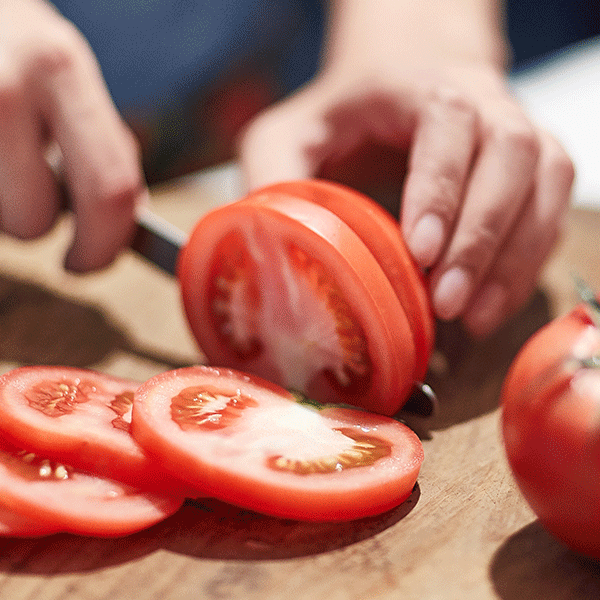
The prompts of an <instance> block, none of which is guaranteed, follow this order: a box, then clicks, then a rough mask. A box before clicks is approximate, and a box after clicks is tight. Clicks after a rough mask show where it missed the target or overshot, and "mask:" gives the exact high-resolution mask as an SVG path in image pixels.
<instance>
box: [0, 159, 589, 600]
mask: <svg viewBox="0 0 600 600" xmlns="http://www.w3.org/2000/svg"><path fill="white" fill-rule="evenodd" d="M230 175H231V172H230V171H225V174H224V173H223V172H216V173H212V174H208V175H205V176H203V177H195V178H188V179H185V180H182V181H179V182H176V183H175V184H172V185H170V186H167V187H164V188H162V189H158V190H155V191H154V198H155V207H156V211H157V212H158V213H160V214H162V215H163V216H164V217H166V218H167V219H169V220H171V221H172V222H173V223H175V224H177V225H179V226H180V227H182V228H183V229H184V230H188V229H189V227H190V226H191V225H192V224H193V223H194V222H195V221H196V219H197V218H198V217H199V216H200V215H201V214H202V213H203V212H204V210H206V208H207V207H209V206H211V205H214V204H216V203H219V202H221V201H224V200H228V199H231V198H233V197H235V193H236V188H235V185H234V184H233V183H232V180H231V178H230ZM599 233H600V215H599V214H596V213H592V212H589V213H586V212H584V211H581V210H580V211H572V213H571V214H570V217H569V220H568V222H567V230H566V234H565V237H564V240H563V242H562V243H561V245H560V247H559V248H558V249H557V252H556V254H555V255H554V256H553V258H552V260H551V261H550V263H549V264H548V267H547V269H546V270H545V273H544V275H543V278H542V282H541V287H540V291H539V292H538V293H537V294H536V295H535V297H534V298H533V299H532V301H531V303H530V304H529V305H528V306H527V307H526V309H524V311H523V312H522V313H521V314H520V315H519V316H518V317H517V318H515V319H514V320H513V321H512V322H511V323H509V324H508V325H507V326H506V327H505V328H504V329H503V330H502V331H501V332H499V333H498V335H496V336H495V337H494V338H493V339H491V340H488V341H487V342H485V343H480V344H475V343H474V342H473V341H471V340H468V339H467V338H466V337H465V336H464V334H462V333H461V331H460V330H459V328H457V327H453V326H446V327H443V328H441V329H440V331H439V346H440V348H441V350H442V351H443V353H444V354H445V355H446V366H447V370H446V371H445V372H439V373H438V374H437V375H436V376H433V375H432V376H431V377H430V383H431V384H432V386H433V387H434V389H435V390H436V391H437V394H438V396H439V399H440V409H439V412H438V414H437V415H436V416H435V417H434V418H430V419H416V418H415V419H412V420H411V424H412V425H413V427H414V428H415V429H416V431H417V432H418V433H419V435H421V437H422V439H423V444H424V447H425V455H426V458H425V463H424V465H423V469H422V472H421V475H420V478H419V483H418V487H417V488H416V490H415V492H414V493H413V495H412V497H411V498H410V499H409V500H408V501H407V502H406V503H405V504H403V505H402V506H400V507H398V508H397V509H395V510H392V511H391V512H389V513H387V514H384V515H382V516H379V517H376V518H369V519H365V520H361V521H358V522H353V523H345V524H317V525H315V524H306V523H297V522H293V521H286V520H279V519H274V518H268V517H263V516H260V515H256V514H254V513H251V512H248V511H243V510H239V509H237V508H235V507H231V506H227V505H223V504H220V503H218V502H215V501H207V502H205V503H203V504H198V505H193V504H189V505H186V506H184V508H183V509H182V510H181V511H180V512H179V513H178V514H176V515H175V516H173V517H172V518H170V519H168V520H167V521H165V522H164V523H162V524H160V525H158V526H156V527H154V528H152V529H150V530H148V531H145V532H142V533H139V534H137V535H133V536H130V537H127V538H123V539H116V540H103V539H93V538H85V537H77V536H71V535H56V536H52V537H49V538H45V539H40V540H18V539H4V540H1V539H0V600H26V599H27V600H34V599H35V600H59V599H60V600H67V599H68V600H109V599H110V600H119V599H128V598H135V599H136V600H150V599H153V600H157V599H169V600H171V599H173V600H187V599H190V600H191V599H194V600H196V599H199V598H207V599H215V600H216V599H237V598H240V599H241V598H243V599H244V600H254V599H257V600H258V599H260V600H272V599H279V598H282V599H283V598H285V599H292V598H293V599H295V600H298V599H305V598H306V599H311V600H367V599H379V598H390V599H392V598H394V599H396V598H402V599H404V600H409V599H412V598H414V599H428V600H429V599H431V600H446V599H448V600H457V599H460V600H467V599H477V600H486V599H488V598H499V599H501V600H524V599H529V600H531V599H538V598H539V599H544V600H559V599H560V600H570V599H588V598H589V599H590V600H591V599H597V598H599V597H600V567H599V566H598V565H596V564H595V563H592V562H590V561H586V560H584V559H582V558H580V557H577V556H576V555H574V554H572V553H571V552H569V551H568V550H566V549H565V548H564V547H563V546H561V545H560V544H559V543H557V542H556V541H554V540H553V539H551V538H550V537H549V536H548V535H547V534H546V533H545V532H544V531H543V530H542V529H541V527H540V525H539V524H538V522H537V521H536V519H535V518H534V516H533V515H532V513H531V512H530V510H529V509H528V508H527V506H526V505H525V504H524V502H523V500H522V499H521V497H520V496H519V493H518V492H517V490H516V488H515V486H514V484H513V481H512V479H511V476H510V473H509V471H508V469H507V465H506V462H505V459H504V455H503V452H502V446H501V442H500V437H499V429H498V419H499V413H498V410H497V402H498V392H499V387H500V384H501V381H502V378H503V376H504V374H505V371H506V368H507V366H508V364H509V362H510V360H511V358H512V357H513V356H514V354H515V352H516V351H517V350H518V348H519V347H520V345H521V344H522V343H523V342H524V340H525V339H526V338H527V337H528V336H529V335H530V334H531V333H532V332H533V331H535V330H536V329H537V328H538V327H539V326H541V325H542V324H543V323H544V322H546V321H547V320H548V319H549V318H550V317H551V316H553V315H555V314H558V313H562V312H565V311H566V310H568V308H569V307H570V306H571V305H572V304H573V303H574V302H575V300H576V297H575V294H574V292H573V286H572V282H571V279H570V272H571V271H577V272H578V273H579V274H580V275H581V276H583V277H584V278H586V279H587V280H588V281H589V282H590V283H591V284H592V285H594V286H600V261H599V260H598V256H597V239H598V235H599ZM69 234H70V224H69V222H68V220H65V221H63V222H61V223H60V224H59V226H58V227H57V228H56V230H55V231H54V232H53V233H52V234H51V235H49V236H47V237H46V238H44V239H43V240H40V241H36V242H27V243H25V242H17V241H15V240H12V239H7V238H0V257H1V258H0V371H6V370H8V369H10V368H12V367H13V366H16V365H19V364H22V363H37V364H42V363H57V364H66V365H77V366H84V367H92V368H96V369H100V370H104V371H107V372H110V373H113V374H115V375H121V376H125V377H134V378H138V379H144V378H146V377H149V376H151V375H153V374H155V373H158V372H160V371H162V370H165V369H167V368H170V367H172V366H177V365H180V364H186V363H189V362H196V361H198V360H199V354H198V352H197V350H196V347H195V344H194V342H193V340H192V338H191V336H190V334H189V333H188V331H187V326H186V323H185V321H184V317H183V315H182V311H181V308H180V304H179V295H178V294H179V292H178V288H177V283H176V281H174V280H173V279H171V278H169V277H168V276H165V275H163V274H162V273H160V272H158V271H157V270H155V269H154V268H153V267H152V266H150V265H147V264H146V263H144V262H143V261H142V260H141V259H139V258H138V257H136V256H134V255H133V254H131V253H129V254H126V255H124V256H122V257H121V258H120V259H119V260H118V261H117V263H116V264H115V265H114V266H113V267H111V268H110V269H108V270H107V271H105V272H102V273H98V274H94V275H91V276H84V277H81V276H74V275H70V274H67V273H65V272H63V271H62V269H61V261H62V256H63V254H64V250H65V248H66V247H67V245H68V240H69Z"/></svg>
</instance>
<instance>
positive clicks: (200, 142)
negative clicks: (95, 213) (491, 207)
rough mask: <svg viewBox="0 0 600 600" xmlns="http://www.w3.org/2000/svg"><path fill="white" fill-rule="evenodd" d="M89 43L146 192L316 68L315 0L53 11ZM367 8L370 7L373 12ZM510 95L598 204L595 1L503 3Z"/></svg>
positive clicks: (599, 56) (210, 161)
mask: <svg viewBox="0 0 600 600" xmlns="http://www.w3.org/2000/svg"><path fill="white" fill-rule="evenodd" d="M54 3H55V4H56V6H57V8H58V9H59V10H60V11H61V12H62V13H63V14H64V15H65V16H66V17H67V18H69V19H71V20H72V21H74V22H75V24H76V25H77V26H78V27H79V28H80V29H81V30H82V32H83V33H84V35H85V36H86V37H87V38H88V40H89V41H90V43H91V45H92V47H93V49H94V51H95V52H96V55H97V56H98V59H99V61H100V63H101V67H102V70H103V73H104V76H105V78H106V81H107V83H108V86H109V89H110V91H111V93H112V95H113V98H114V100H115V102H116V104H117V106H118V107H119V109H120V110H121V112H122V113H123V115H124V116H125V118H126V119H127V120H128V122H129V123H130V125H131V126H132V128H133V129H134V131H135V132H136V134H137V135H138V137H139V139H140V141H141V143H142V148H143V151H144V157H145V165H144V166H145V171H146V174H147V177H148V180H149V182H150V183H153V182H156V181H160V180H163V179H167V178H171V177H174V176H178V175H181V174H183V173H187V172H190V171H197V170H199V169H203V168H205V167H207V166H210V165H214V164H218V163H221V162H223V161H226V160H229V159H230V158H231V150H232V140H233V139H234V137H235V134H236V132H237V131H238V130H239V128H240V127H241V126H242V125H243V124H244V123H245V122H246V121H247V120H248V119H249V118H250V117H251V116H252V115H253V114H255V113H256V112H257V111H258V110H260V109H262V108H264V107H265V106H267V105H268V104H270V103H272V102H273V101H274V100H276V99H278V98H281V97H282V96H284V95H286V94H288V93H290V92H291V91H293V90H294V89H295V88H297V87H298V86H299V85H301V84H302V83H304V82H305V81H306V80H307V79H309V78H310V77H311V76H312V75H313V74H314V73H315V71H316V69H317V68H318V64H319V48H320V44H321V40H322V35H323V21H324V2H323V0H170V1H165V0H127V1H123V0H103V1H102V2H89V3H87V2H80V1H77V2H76V1H73V0H55V1H54ZM374 8H375V3H374ZM506 29H507V35H508V37H509V39H510V42H511V44H512V48H513V66H512V85H513V87H514V90H515V93H516V94H517V95H518V96H520V97H521V99H522V100H523V102H525V104H527V105H528V107H529V108H530V112H531V113H532V114H533V116H534V118H535V119H536V120H537V121H538V122H540V124H542V125H546V126H547V127H548V128H549V129H551V130H552V131H553V132H554V133H555V135H557V136H558V137H559V139H561V140H562V141H563V143H564V144H565V146H566V147H567V149H568V150H569V152H570V153H571V154H572V156H573V157H574V159H575V162H576V166H577V170H578V177H577V181H576V191H575V200H576V202H578V203H585V204H591V205H595V204H598V203H600V169H597V167H596V165H597V164H598V160H599V159H600V146H599V144H598V142H597V140H598V139H600V117H599V116H598V106H599V105H600V98H599V95H600V91H599V90H600V49H599V48H600V37H597V36H599V35H600V2H599V1H597V0H570V1H569V0H543V1H540V0H507V22H506Z"/></svg>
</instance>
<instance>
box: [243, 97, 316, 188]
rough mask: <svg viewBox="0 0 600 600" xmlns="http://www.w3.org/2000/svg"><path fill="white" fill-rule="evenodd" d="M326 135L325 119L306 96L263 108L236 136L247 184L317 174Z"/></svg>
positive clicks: (249, 185) (273, 181)
mask: <svg viewBox="0 0 600 600" xmlns="http://www.w3.org/2000/svg"><path fill="white" fill-rule="evenodd" d="M326 139H327V127H326V123H325V121H324V119H323V117H322V115H321V114H320V111H319V110H318V109H317V108H316V107H315V106H314V105H312V106H311V103H310V102H308V101H307V99H305V97H299V96H298V97H292V98H291V99H289V100H286V101H283V102H281V103H280V104H277V105H275V106H273V107H272V108H269V109H267V110H265V111H263V112H262V113H260V114H259V115H258V116H257V117H255V118H254V119H253V120H252V121H251V122H250V124H249V125H248V126H247V127H246V129H245V130H244V131H243V132H242V135H241V137H240V139H239V144H238V156H239V161H240V168H241V171H242V176H243V178H244V181H245V184H246V186H247V188H248V189H249V190H252V189H255V188H257V187H262V186H264V185H268V184H270V183H276V182H280V181H289V180H294V179H308V178H310V177H314V176H316V175H317V173H318V171H319V167H320V164H321V162H322V160H323V148H324V146H325V142H326Z"/></svg>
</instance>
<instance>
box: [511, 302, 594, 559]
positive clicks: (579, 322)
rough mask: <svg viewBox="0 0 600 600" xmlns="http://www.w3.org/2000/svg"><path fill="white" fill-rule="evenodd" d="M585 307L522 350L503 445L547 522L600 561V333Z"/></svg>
mask: <svg viewBox="0 0 600 600" xmlns="http://www.w3.org/2000/svg"><path fill="white" fill-rule="evenodd" d="M593 310H594V309H593V308H591V307H586V306H585V305H584V304H582V305H580V306H578V307H577V308H576V309H574V310H573V311H572V312H571V313H569V314H567V315H565V316H563V317H560V318H558V319H555V320H554V321H551V322H550V323H549V324H548V325H546V326H545V327H543V328H542V329H540V330H539V331H538V332H537V333H536V334H534V335H533V336H532V338H531V339H530V340H529V341H528V342H527V343H526V344H525V345H524V346H523V348H522V349H521V351H520V352H519V354H518V355H517V357H516V358H515V360H514V362H513V364H512V365H511V368H510V370H509V372H508V375H507V377H506V380H505V382H504V386H503V389H502V432H503V440H504V445H505V449H506V455H507V457H508V461H509V464H510V466H511V468H512V471H513V474H514V476H515V479H516V481H517V483H518V485H519V487H520V489H521V491H522V492H523V495H524V497H525V499H526V500H527V501H528V503H529V504H530V506H531V508H532V509H533V511H534V512H535V513H536V515H537V516H538V518H539V520H540V522H541V523H542V524H543V525H544V527H546V529H548V531H550V532H551V533H552V534H554V535H555V536H556V537H558V538H559V539H561V540H562V541H563V542H565V543H566V544H567V545H568V546H570V547H571V548H573V549H574V550H577V551H579V552H582V553H584V554H586V555H589V556H592V557H595V558H598V559H600V421H599V416H600V370H599V368H598V365H599V364H600V361H599V357H600V331H599V330H598V328H597V327H596V326H595V325H594V323H593V320H592V318H591V314H592V311H593Z"/></svg>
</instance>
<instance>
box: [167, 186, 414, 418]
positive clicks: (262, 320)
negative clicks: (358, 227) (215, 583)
mask: <svg viewBox="0 0 600 600" xmlns="http://www.w3.org/2000/svg"><path fill="white" fill-rule="evenodd" d="M390 253H391V254H393V253H394V249H393V248H392V247H391V246H390ZM178 275H179V279H180V281H181V289H182V298H183V303H184V307H185V311H186V314H187V317H188V321H189V323H190V326H191V329H192V332H193V333H194V335H195V337H196V338H197V340H198V342H199V345H200V347H201V349H202V351H203V352H204V354H205V355H206V357H207V359H208V362H209V363H211V364H214V365H223V366H227V367H231V368H234V369H238V370H241V371H244V372H250V373H254V374H256V375H258V376H260V377H262V378H265V379H268V380H271V381H274V382H276V383H278V384H280V385H281V386H283V387H285V388H288V389H296V390H299V391H301V392H302V393H304V394H306V395H307V396H309V397H311V398H314V399H315V400H318V401H321V402H335V403H339V402H343V403H346V404H352V405H356V406H360V407H363V408H366V409H368V410H370V411H374V412H378V413H381V414H387V415H391V414H393V413H395V412H396V411H397V410H398V409H399V408H400V407H401V406H402V404H404V402H405V401H406V399H407V398H408V396H409V394H410V392H411V391H412V389H413V385H414V382H415V377H416V374H417V373H419V374H420V373H421V372H422V370H423V367H422V364H419V366H417V360H419V361H420V363H422V361H423V358H422V356H421V355H419V358H418V359H417V347H416V346H417V345H416V343H415V336H414V333H413V328H412V326H411V321H410V320H409V317H408V315H407V310H406V309H405V307H404V306H403V304H402V302H401V300H400V299H399V297H398V295H397V293H396V291H395V289H394V287H393V286H392V284H391V281H390V278H389V277H388V275H387V274H386V271H385V270H384V269H383V268H382V266H381V264H380V263H379V261H378V260H377V258H376V257H375V256H374V255H373V253H372V252H371V250H370V249H369V247H368V246H367V245H366V244H365V243H364V242H363V240H362V239H361V238H360V236H359V235H357V233H356V232H355V231H354V230H353V229H352V227H350V226H349V225H347V224H346V223H345V222H344V221H343V220H342V219H340V218H339V217H338V216H337V215H336V214H334V212H332V211H331V210H329V209H327V208H324V207H323V206H320V205H319V204H317V203H315V202H312V201H309V200H306V199H304V198H301V197H298V196H296V195H289V194H283V193H268V194H262V195H258V196H251V197H248V198H246V199H243V200H241V201H238V202H236V203H234V204H230V205H226V206H223V207H220V208H218V209H216V210H213V211H211V212H210V213H208V214H207V215H205V216H204V217H203V218H202V219H201V220H200V221H199V222H198V224H197V225H196V227H195V228H194V230H193V232H192V234H191V236H190V238H189V241H188V243H187V245H186V247H185V248H184V250H183V251H182V253H181V255H180V260H179V265H178ZM413 320H414V319H413ZM421 354H422V352H421Z"/></svg>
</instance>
